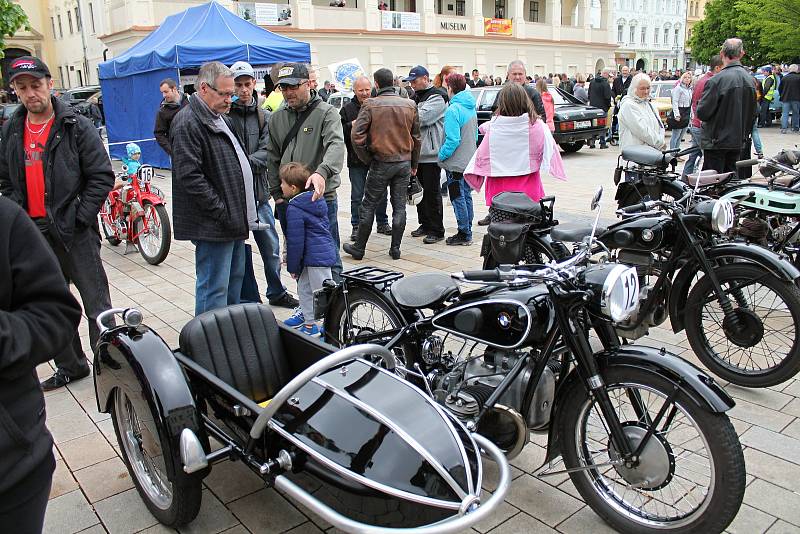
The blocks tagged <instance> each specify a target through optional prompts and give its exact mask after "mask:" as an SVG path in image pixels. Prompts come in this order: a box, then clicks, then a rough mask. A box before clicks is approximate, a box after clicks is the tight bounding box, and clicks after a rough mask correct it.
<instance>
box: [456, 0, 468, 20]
mask: <svg viewBox="0 0 800 534" xmlns="http://www.w3.org/2000/svg"><path fill="white" fill-rule="evenodd" d="M465 12H466V2H465V1H464V0H456V15H457V16H459V17H463V16H464V13H465Z"/></svg>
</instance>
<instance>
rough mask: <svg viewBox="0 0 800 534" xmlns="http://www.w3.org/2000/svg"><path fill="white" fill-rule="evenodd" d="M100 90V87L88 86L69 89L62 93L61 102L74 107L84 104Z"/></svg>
mask: <svg viewBox="0 0 800 534" xmlns="http://www.w3.org/2000/svg"><path fill="white" fill-rule="evenodd" d="M99 90H100V86H99V85H86V86H84V87H74V88H72V89H67V90H66V91H64V92H63V93H61V100H63V101H64V102H66V103H67V104H69V105H70V106H74V105H75V104H79V103H81V102H84V101H85V100H86V99H87V98H89V97H90V96H93V95H94V94H96V93H97V92H98V91H99Z"/></svg>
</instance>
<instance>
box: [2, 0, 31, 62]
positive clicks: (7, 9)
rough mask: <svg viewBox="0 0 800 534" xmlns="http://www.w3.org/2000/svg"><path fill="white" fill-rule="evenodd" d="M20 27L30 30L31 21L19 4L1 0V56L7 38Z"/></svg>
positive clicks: (9, 0)
mask: <svg viewBox="0 0 800 534" xmlns="http://www.w3.org/2000/svg"><path fill="white" fill-rule="evenodd" d="M20 29H25V30H28V31H30V29H31V27H30V21H29V20H28V15H26V14H25V11H23V9H22V7H20V5H19V4H15V3H14V2H12V1H11V0H0V58H1V57H3V56H4V55H5V54H4V53H3V51H4V50H5V48H6V38H7V37H11V36H12V35H14V34H15V33H17V31H19V30H20Z"/></svg>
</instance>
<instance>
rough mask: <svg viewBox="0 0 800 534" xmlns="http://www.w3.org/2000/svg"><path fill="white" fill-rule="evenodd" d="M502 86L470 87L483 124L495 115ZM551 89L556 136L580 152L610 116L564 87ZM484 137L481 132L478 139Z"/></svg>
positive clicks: (563, 144)
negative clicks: (496, 102) (496, 101)
mask: <svg viewBox="0 0 800 534" xmlns="http://www.w3.org/2000/svg"><path fill="white" fill-rule="evenodd" d="M500 89H502V86H489V87H475V88H473V89H470V91H472V94H473V95H474V96H475V102H476V104H477V111H478V124H479V125H480V124H483V123H484V122H486V121H488V120H489V119H491V118H492V114H493V113H494V108H495V105H494V101H495V100H496V99H497V95H498V94H499V93H500ZM547 90H548V92H549V93H550V94H551V95H552V97H553V103H554V104H555V116H554V117H553V123H554V125H555V127H556V129H555V131H554V132H553V137H554V138H555V140H556V143H558V144H559V146H560V147H561V148H562V149H563V150H564V152H577V151H578V150H580V149H581V148H582V147H583V145H585V144H586V141H589V140H591V139H595V140H596V139H598V138H599V137H600V135H601V134H602V133H603V132H605V130H606V121H607V120H608V119H607V116H606V112H604V111H603V110H602V109H599V108H595V107H592V106H587V105H586V104H583V103H582V102H581V101H580V100H578V99H577V98H575V97H574V96H572V95H571V94H569V93H567V92H566V91H562V90H561V89H559V88H557V87H555V86H553V85H548V86H547ZM481 140H482V136H480V135H479V139H478V142H479V143H480V141H481Z"/></svg>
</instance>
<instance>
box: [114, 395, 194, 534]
mask: <svg viewBox="0 0 800 534" xmlns="http://www.w3.org/2000/svg"><path fill="white" fill-rule="evenodd" d="M111 404H112V406H111V419H112V421H113V423H114V432H115V433H116V434H117V442H118V443H119V445H120V450H121V452H122V459H123V461H124V462H125V466H126V467H127V468H128V472H129V473H131V474H132V475H133V476H132V478H133V482H134V484H135V485H136V490H137V491H138V492H139V496H140V497H141V498H142V500H143V501H144V504H145V506H147V509H148V510H149V511H150V513H151V514H153V516H154V517H155V518H156V519H158V521H159V522H160V523H162V524H163V525H165V526H168V527H173V528H175V527H179V526H181V525H185V524H187V523H189V522H190V521H192V520H193V519H194V518H195V517H197V513H198V512H199V511H200V504H201V501H202V492H201V490H202V479H201V478H200V477H197V476H192V475H187V474H186V473H184V472H183V470H182V469H181V468H180V467H179V468H178V469H176V473H175V476H174V478H170V477H169V476H168V474H167V472H166V471H167V470H166V467H165V466H164V462H163V459H162V460H159V458H151V457H150V455H149V454H148V453H147V451H145V449H144V446H143V439H142V424H141V416H140V415H139V414H137V413H136V409H135V407H134V404H133V403H132V402H131V400H130V399H129V398H128V395H127V394H126V393H125V392H124V391H123V390H122V388H117V389H115V390H114V399H113V402H112V403H111ZM144 415H145V417H146V416H149V415H150V414H144ZM155 424H156V425H158V424H159V423H158V422H157V421H156V423H155ZM164 431H165V429H163V428H159V432H158V435H157V436H153V438H155V439H158V440H159V441H160V446H161V450H162V451H167V450H169V449H168V448H167V447H166V444H165V443H164V435H165V434H164Z"/></svg>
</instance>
